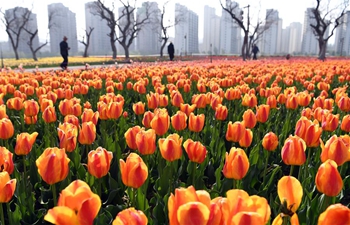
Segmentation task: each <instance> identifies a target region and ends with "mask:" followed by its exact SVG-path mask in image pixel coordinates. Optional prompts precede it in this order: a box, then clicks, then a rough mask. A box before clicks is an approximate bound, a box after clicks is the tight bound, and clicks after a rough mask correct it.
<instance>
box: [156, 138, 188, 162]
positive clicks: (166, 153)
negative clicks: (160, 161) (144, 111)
mask: <svg viewBox="0 0 350 225" xmlns="http://www.w3.org/2000/svg"><path fill="white" fill-rule="evenodd" d="M181 144H182V137H181V138H180V136H179V135H178V134H176V133H175V134H170V135H169V136H168V137H166V138H160V139H159V140H158V146H159V151H160V153H161V155H162V157H163V158H164V159H166V160H167V161H170V162H172V161H174V160H177V159H180V158H181V156H182V148H181Z"/></svg>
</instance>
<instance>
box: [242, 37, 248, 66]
mask: <svg viewBox="0 0 350 225" xmlns="http://www.w3.org/2000/svg"><path fill="white" fill-rule="evenodd" d="M247 51H248V32H244V38H243V45H242V59H243V61H245V60H246V59H247Z"/></svg>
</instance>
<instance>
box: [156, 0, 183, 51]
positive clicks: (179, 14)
mask: <svg viewBox="0 0 350 225" xmlns="http://www.w3.org/2000/svg"><path fill="white" fill-rule="evenodd" d="M169 2H170V1H166V2H165V3H164V4H163V9H162V11H161V14H160V19H159V21H156V22H157V24H160V27H161V35H160V41H161V42H162V45H161V47H160V57H163V50H164V48H165V45H166V43H167V42H168V40H169V34H168V30H169V28H172V27H174V26H175V25H177V24H180V23H182V22H184V21H185V15H184V12H185V11H184V10H177V11H176V12H175V20H174V21H168V24H166V22H165V8H166V5H167V4H168V3H169Z"/></svg>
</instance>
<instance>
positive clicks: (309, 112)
mask: <svg viewBox="0 0 350 225" xmlns="http://www.w3.org/2000/svg"><path fill="white" fill-rule="evenodd" d="M301 116H304V117H306V118H308V119H309V120H310V119H311V117H313V112H312V109H310V108H305V109H303V111H301Z"/></svg>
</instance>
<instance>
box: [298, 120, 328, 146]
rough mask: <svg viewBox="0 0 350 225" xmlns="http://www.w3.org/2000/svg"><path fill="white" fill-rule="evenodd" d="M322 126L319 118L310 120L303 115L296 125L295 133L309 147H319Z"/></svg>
mask: <svg viewBox="0 0 350 225" xmlns="http://www.w3.org/2000/svg"><path fill="white" fill-rule="evenodd" d="M321 134H322V128H321V127H320V126H319V125H318V122H317V120H315V121H313V122H312V121H310V120H309V119H307V118H306V117H303V116H302V117H301V118H300V119H299V120H298V122H297V123H296V125H295V135H297V136H299V137H301V138H302V139H303V140H304V141H305V143H306V146H307V147H317V146H319V145H320V137H321Z"/></svg>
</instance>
